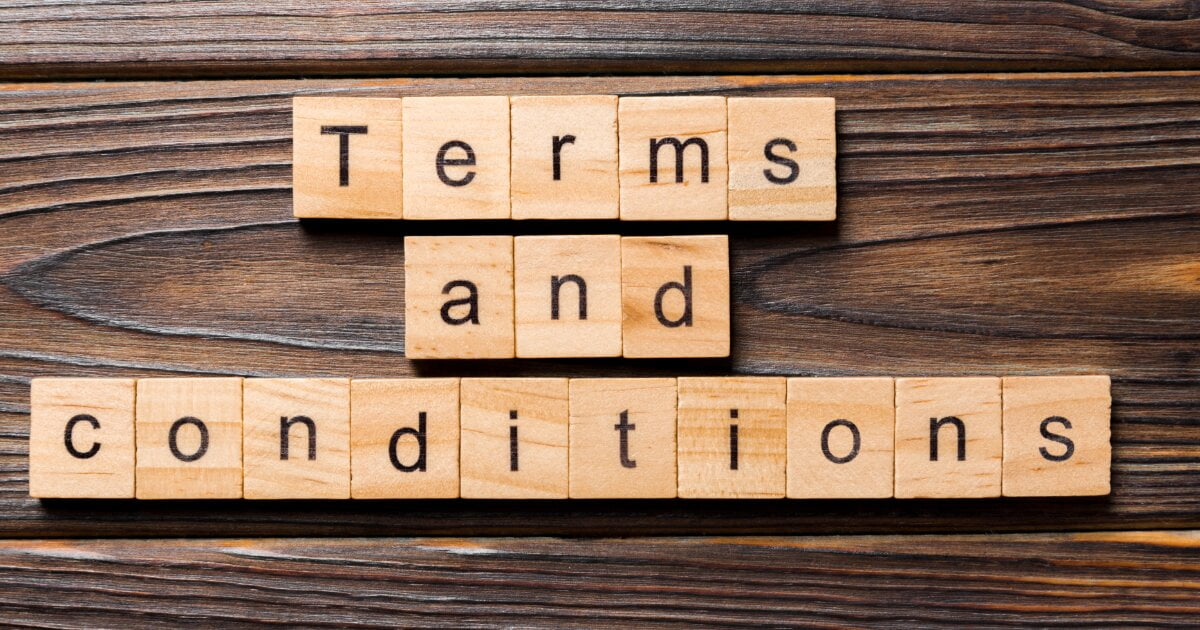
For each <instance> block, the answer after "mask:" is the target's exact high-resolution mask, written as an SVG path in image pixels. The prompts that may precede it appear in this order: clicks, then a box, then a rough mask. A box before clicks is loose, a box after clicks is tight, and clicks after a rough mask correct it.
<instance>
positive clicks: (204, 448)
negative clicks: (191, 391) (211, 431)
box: [167, 416, 208, 462]
mask: <svg viewBox="0 0 1200 630" xmlns="http://www.w3.org/2000/svg"><path fill="white" fill-rule="evenodd" d="M185 424H191V425H195V427H196V429H198V430H199V431H200V448H198V449H196V452H195V453H192V454H191V455H184V454H183V453H181V452H180V451H179V444H178V443H177V438H178V436H179V428H180V427H182V426H183V425H185ZM167 446H169V447H171V454H172V455H174V456H175V458H176V459H178V460H179V461H181V462H194V461H196V460H197V459H200V458H201V457H204V454H205V453H207V452H208V427H206V426H204V423H203V422H201V421H200V419H199V418H193V417H192V416H184V417H183V418H180V419H178V420H176V421H175V423H174V424H172V425H171V432H170V433H168V434H167Z"/></svg>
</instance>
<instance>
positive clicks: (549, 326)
mask: <svg viewBox="0 0 1200 630" xmlns="http://www.w3.org/2000/svg"><path fill="white" fill-rule="evenodd" d="M514 259H515V269H516V282H515V289H516V334H517V356H518V357H524V358H542V357H619V356H621V237H619V236H617V235H615V234H614V235H597V236H518V237H516V238H515V239H514Z"/></svg>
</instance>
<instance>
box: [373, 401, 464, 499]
mask: <svg viewBox="0 0 1200 630" xmlns="http://www.w3.org/2000/svg"><path fill="white" fill-rule="evenodd" d="M350 391H351V395H350V399H351V405H350V409H351V418H350V426H351V429H350V431H351V438H350V441H351V444H352V451H353V457H352V462H353V477H352V481H351V484H352V485H351V488H352V489H351V493H352V495H353V497H354V498H355V499H453V498H456V497H458V456H459V455H458V379H456V378H403V379H354V380H353V381H351V383H350Z"/></svg>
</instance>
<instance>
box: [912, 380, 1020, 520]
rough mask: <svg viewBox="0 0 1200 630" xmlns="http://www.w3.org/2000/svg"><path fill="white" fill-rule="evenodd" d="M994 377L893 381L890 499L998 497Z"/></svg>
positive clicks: (997, 397) (999, 443)
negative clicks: (893, 448)
mask: <svg viewBox="0 0 1200 630" xmlns="http://www.w3.org/2000/svg"><path fill="white" fill-rule="evenodd" d="M1002 450H1003V445H1002V439H1001V419H1000V379H999V378H992V377H973V378H898V379H896V498H898V499H912V498H934V499H947V498H975V497H998V496H1000V474H1001V458H1002Z"/></svg>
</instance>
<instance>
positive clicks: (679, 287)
mask: <svg viewBox="0 0 1200 630" xmlns="http://www.w3.org/2000/svg"><path fill="white" fill-rule="evenodd" d="M621 294H622V303H623V305H624V327H623V331H622V337H623V348H624V356H626V357H631V358H651V357H725V356H729V238H728V237H727V236H725V235H717V236H662V237H625V238H622V239H621Z"/></svg>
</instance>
